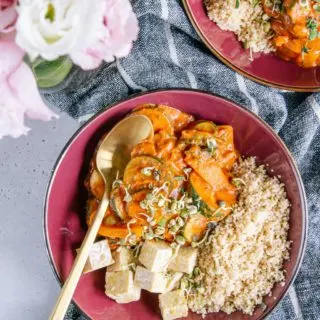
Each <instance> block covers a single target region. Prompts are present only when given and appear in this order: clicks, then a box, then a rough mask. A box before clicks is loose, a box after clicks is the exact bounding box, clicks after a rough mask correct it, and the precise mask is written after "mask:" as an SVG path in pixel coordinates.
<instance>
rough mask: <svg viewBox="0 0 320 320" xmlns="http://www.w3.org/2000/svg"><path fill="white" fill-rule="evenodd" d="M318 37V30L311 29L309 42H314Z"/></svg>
mask: <svg viewBox="0 0 320 320" xmlns="http://www.w3.org/2000/svg"><path fill="white" fill-rule="evenodd" d="M317 36H318V31H317V29H311V30H310V34H309V40H314V39H315V38H317Z"/></svg>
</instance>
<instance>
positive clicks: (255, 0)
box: [252, 0, 260, 8]
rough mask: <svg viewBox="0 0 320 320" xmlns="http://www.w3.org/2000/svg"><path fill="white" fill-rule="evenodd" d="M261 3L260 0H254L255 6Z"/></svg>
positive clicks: (253, 4)
mask: <svg viewBox="0 0 320 320" xmlns="http://www.w3.org/2000/svg"><path fill="white" fill-rule="evenodd" d="M259 3H260V0H253V3H252V6H253V7H254V8H255V7H256V6H257V5H258V4H259Z"/></svg>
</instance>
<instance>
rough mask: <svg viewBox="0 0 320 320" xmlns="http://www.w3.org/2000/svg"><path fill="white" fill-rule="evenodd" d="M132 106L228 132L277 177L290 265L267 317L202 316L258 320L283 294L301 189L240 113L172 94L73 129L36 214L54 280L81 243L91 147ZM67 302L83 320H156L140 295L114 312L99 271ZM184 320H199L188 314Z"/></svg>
mask: <svg viewBox="0 0 320 320" xmlns="http://www.w3.org/2000/svg"><path fill="white" fill-rule="evenodd" d="M140 103H166V104H168V105H170V106H173V107H176V108H179V109H181V110H183V111H186V112H188V113H191V114H193V115H194V116H195V117H196V118H198V119H209V120H213V121H215V122H218V123H224V124H230V125H232V126H233V128H234V132H235V141H236V147H237V148H238V150H239V151H240V152H241V154H243V155H245V156H256V157H257V159H258V161H259V163H265V164H267V163H268V164H269V169H273V170H274V171H273V172H272V174H273V175H280V176H281V180H282V181H283V182H284V183H285V185H286V189H287V193H288V198H289V200H290V201H291V204H292V208H291V215H290V232H289V239H290V240H291V241H293V242H292V248H291V259H290V261H287V262H286V263H285V269H286V272H287V276H286V282H285V285H284V286H283V287H282V286H280V285H276V286H275V288H274V290H273V297H276V299H274V298H273V297H267V298H266V299H265V303H266V305H267V309H266V310H264V311H262V310H261V309H259V308H257V310H256V311H255V313H254V315H253V316H251V317H249V316H246V315H243V314H242V313H240V312H237V313H234V314H232V315H229V316H227V315H226V314H224V313H217V314H210V315H208V316H207V319H262V318H263V317H265V316H266V315H267V314H268V313H270V311H271V310H272V309H273V308H274V307H275V306H276V305H277V304H278V302H279V301H280V300H281V299H282V297H283V296H284V294H285V293H286V292H287V290H288V288H289V286H290V284H291V283H292V281H293V280H294V278H295V276H296V274H297V271H298V269H299V266H300V263H301V260H302V256H303V251H304V246H305V239H306V222H307V209H306V200H305V194H304V188H303V184H302V181H301V178H300V175H299V172H298V169H297V167H296V166H295V164H294V160H293V159H292V157H291V155H290V153H289V151H288V149H287V148H286V146H285V145H284V143H283V142H282V141H281V140H280V138H279V137H278V136H277V135H276V134H275V133H274V132H273V131H272V129H271V128H270V127H269V126H268V125H267V124H266V123H265V122H263V121H262V120H261V119H259V118H258V117H257V116H256V115H254V114H253V113H251V112H249V111H247V110H246V109H244V108H242V107H240V106H238V105H236V104H235V103H233V102H231V101H228V100H225V99H223V98H221V97H217V96H213V95H211V94H209V93H206V92H202V91H193V90H184V89H181V90H179V89H174V90H160V91H153V92H148V93H145V94H140V95H136V96H134V97H132V98H129V99H127V100H125V101H122V102H119V103H117V104H116V105H114V106H113V107H111V108H110V109H108V110H104V111H102V112H100V113H99V114H97V115H96V116H95V117H94V118H92V119H91V120H90V121H89V122H87V123H86V124H85V125H84V126H83V127H82V128H80V129H79V130H78V131H77V132H76V133H75V135H74V136H73V137H72V138H71V139H70V141H69V142H68V143H67V145H66V147H65V148H64V150H63V151H62V153H61V155H60V157H59V159H58V160H57V163H56V165H55V167H54V171H53V174H52V177H51V180H50V183H49V186H48V190H47V195H46V201H45V208H44V235H45V241H46V245H47V249H48V256H49V259H50V263H51V265H52V267H53V270H54V273H55V274H56V276H57V279H58V281H59V282H60V283H62V282H63V281H64V280H65V279H66V277H67V275H68V273H69V272H70V269H71V266H72V263H73V261H74V258H75V249H76V248H78V247H79V246H80V243H81V241H82V240H83V238H84V235H85V232H86V227H85V223H84V208H85V202H86V198H87V193H86V190H85V188H84V186H83V181H84V178H85V175H86V173H87V170H88V165H89V161H90V159H91V157H92V155H93V151H94V149H95V147H96V145H97V142H98V140H99V139H100V138H101V136H102V135H103V133H105V132H106V131H108V130H109V129H110V128H111V127H112V126H113V125H114V124H115V123H116V122H117V121H118V120H120V119H122V118H123V117H124V116H125V115H126V114H127V113H128V112H130V110H132V108H134V107H135V106H136V105H137V104H140ZM74 302H75V303H76V304H77V305H78V307H79V308H80V309H81V310H82V311H83V312H84V313H85V314H86V315H88V317H90V318H91V319H94V320H102V319H104V320H105V319H121V320H128V319H139V320H147V319H148V320H152V319H159V318H160V313H159V310H158V303H157V297H156V295H148V294H145V293H144V294H143V295H142V299H141V300H140V301H139V302H135V303H129V304H117V303H115V302H113V301H112V300H110V299H109V298H107V297H106V296H105V295H104V270H101V271H98V272H93V273H90V274H86V275H84V276H83V277H82V278H81V280H80V282H79V284H78V287H77V290H76V292H75V295H74ZM189 319H199V320H200V319H201V317H200V316H198V315H195V314H192V313H191V312H189Z"/></svg>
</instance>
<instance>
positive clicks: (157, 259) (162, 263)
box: [139, 240, 172, 272]
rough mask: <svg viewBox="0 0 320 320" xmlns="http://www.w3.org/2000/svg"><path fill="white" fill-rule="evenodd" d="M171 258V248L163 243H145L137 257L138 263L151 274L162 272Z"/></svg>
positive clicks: (153, 241) (152, 241)
mask: <svg viewBox="0 0 320 320" xmlns="http://www.w3.org/2000/svg"><path fill="white" fill-rule="evenodd" d="M171 256H172V249H171V247H170V246H169V245H168V244H166V243H165V242H164V241H155V240H151V241H146V242H145V243H144V244H143V246H142V248H141V252H140V255H139V261H140V262H141V263H142V264H143V265H144V266H145V267H146V268H147V269H148V270H149V271H152V272H164V271H166V269H167V267H168V263H169V260H170V258H171Z"/></svg>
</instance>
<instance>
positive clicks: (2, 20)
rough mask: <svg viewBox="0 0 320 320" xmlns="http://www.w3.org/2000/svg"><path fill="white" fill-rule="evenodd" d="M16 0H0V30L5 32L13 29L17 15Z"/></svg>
mask: <svg viewBox="0 0 320 320" xmlns="http://www.w3.org/2000/svg"><path fill="white" fill-rule="evenodd" d="M16 3H17V1H16V0H0V32H3V33H6V32H10V31H12V30H13V29H14V27H15V23H16V20H17V17H18V14H17V11H16Z"/></svg>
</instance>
